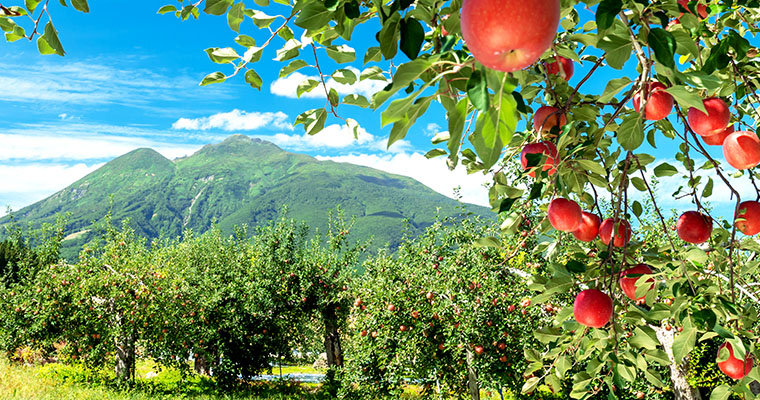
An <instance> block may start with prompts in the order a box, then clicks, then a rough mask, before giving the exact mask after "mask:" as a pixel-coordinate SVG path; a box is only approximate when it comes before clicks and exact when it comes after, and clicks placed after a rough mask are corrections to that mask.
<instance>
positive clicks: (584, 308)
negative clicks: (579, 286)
mask: <svg viewBox="0 0 760 400" xmlns="http://www.w3.org/2000/svg"><path fill="white" fill-rule="evenodd" d="M573 315H574V316H575V320H576V321H578V323H579V324H582V325H586V326H590V327H592V328H601V327H603V326H604V325H606V324H607V322H609V321H610V318H612V299H610V296H607V295H606V294H605V293H603V292H602V291H600V290H597V289H586V290H584V291H582V292H580V293H578V296H576V297H575V303H573Z"/></svg>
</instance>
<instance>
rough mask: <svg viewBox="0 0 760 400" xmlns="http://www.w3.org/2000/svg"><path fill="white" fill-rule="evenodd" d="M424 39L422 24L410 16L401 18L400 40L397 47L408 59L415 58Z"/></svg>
mask: <svg viewBox="0 0 760 400" xmlns="http://www.w3.org/2000/svg"><path fill="white" fill-rule="evenodd" d="M424 40H425V29H424V28H422V24H421V23H420V22H419V21H417V20H416V19H414V18H412V17H407V18H405V19H403V20H401V42H400V43H399V47H400V48H401V52H402V53H404V54H406V56H407V57H409V59H410V60H414V59H415V58H417V55H419V54H420V49H422V43H423V42H424Z"/></svg>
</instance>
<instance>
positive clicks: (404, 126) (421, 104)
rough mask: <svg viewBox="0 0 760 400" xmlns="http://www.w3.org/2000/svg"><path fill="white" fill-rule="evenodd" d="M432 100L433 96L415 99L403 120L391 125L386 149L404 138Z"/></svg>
mask: <svg viewBox="0 0 760 400" xmlns="http://www.w3.org/2000/svg"><path fill="white" fill-rule="evenodd" d="M423 89H424V87H423ZM420 91H421V90H420ZM433 98H434V97H433V96H428V97H423V98H419V99H417V100H416V101H415V102H414V104H413V105H412V106H411V107H410V108H409V111H408V112H407V113H406V115H405V116H404V118H402V119H401V120H399V121H398V122H395V123H394V124H393V127H392V128H391V133H390V135H389V137H388V147H391V145H393V143H396V142H397V141H399V140H401V139H403V138H404V137H406V133H407V132H408V131H409V128H411V126H412V125H414V123H415V122H416V121H417V118H419V117H420V116H421V115H423V114H424V113H425V111H427V108H428V106H430V102H431V101H433Z"/></svg>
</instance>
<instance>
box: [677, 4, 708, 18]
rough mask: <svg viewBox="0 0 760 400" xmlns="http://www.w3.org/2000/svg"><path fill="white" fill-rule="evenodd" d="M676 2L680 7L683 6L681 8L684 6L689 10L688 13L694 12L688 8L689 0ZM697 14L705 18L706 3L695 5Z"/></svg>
mask: <svg viewBox="0 0 760 400" xmlns="http://www.w3.org/2000/svg"><path fill="white" fill-rule="evenodd" d="M678 4H679V5H680V6H681V7H683V8H685V9H687V10H689V13H691V14H694V13H693V12H692V11H691V10H690V9H689V0H678ZM697 14H699V16H700V17H701V18H707V16H708V14H707V6H706V5H704V4H698V5H697ZM681 15H683V14H681Z"/></svg>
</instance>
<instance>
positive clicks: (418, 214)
mask: <svg viewBox="0 0 760 400" xmlns="http://www.w3.org/2000/svg"><path fill="white" fill-rule="evenodd" d="M284 205H287V206H288V216H290V217H293V218H295V219H296V220H302V221H305V222H306V223H307V224H309V226H310V227H312V228H319V229H322V230H323V229H324V228H325V227H326V225H327V212H328V211H329V210H331V209H334V208H335V207H336V206H337V205H340V206H341V208H342V209H343V210H344V212H345V215H346V216H355V217H356V223H355V225H354V228H353V230H352V232H353V233H354V234H355V236H354V237H355V238H360V239H364V238H369V237H370V236H373V237H374V241H373V243H374V244H373V247H374V248H377V247H380V246H383V245H385V244H390V246H391V247H395V246H396V245H397V244H398V242H399V240H400V239H401V232H402V231H403V230H404V229H405V227H406V226H407V225H406V223H405V221H407V220H408V222H409V224H410V225H411V229H412V230H414V231H421V230H422V229H424V227H426V226H428V225H430V224H431V223H432V222H433V221H434V220H435V218H436V214H437V213H438V214H439V215H441V216H451V215H457V214H460V213H461V212H462V207H463V205H462V204H461V203H459V202H457V201H455V200H452V199H449V198H448V197H445V196H443V195H440V194H438V193H436V192H435V191H433V190H432V189H430V188H428V187H426V186H424V185H423V184H421V183H420V182H418V181H416V180H414V179H411V178H408V177H404V176H400V175H393V174H389V173H386V172H382V171H379V170H376V169H372V168H368V167H363V166H358V165H354V164H348V163H336V162H333V161H320V160H317V159H315V158H313V157H310V156H307V155H304V154H296V153H289V152H286V151H284V150H282V149H280V148H279V147H277V146H276V145H274V144H273V143H270V142H267V141H263V140H259V139H252V138H249V137H247V136H243V135H234V136H231V137H229V138H227V139H226V140H224V141H223V142H221V143H218V144H213V145H206V146H204V147H203V148H201V149H200V150H199V151H198V152H196V153H195V154H193V155H192V156H189V157H183V158H179V159H176V160H173V161H172V160H168V159H166V158H165V157H163V156H162V155H161V154H159V153H158V152H156V151H154V150H151V149H137V150H134V151H132V152H129V153H127V154H125V155H123V156H121V157H118V158H116V159H114V160H112V161H110V162H108V163H107V164H105V165H104V166H102V167H101V168H99V169H97V170H96V171H94V172H92V173H90V174H89V175H87V176H85V177H84V178H82V179H80V180H79V181H77V182H75V183H73V184H72V185H70V186H69V187H67V188H65V189H63V190H61V191H60V192H58V193H56V194H54V195H52V196H50V197H48V198H47V199H44V200H42V201H39V202H37V203H35V204H32V205H30V206H28V207H25V208H23V209H21V210H19V211H17V212H15V213H14V218H16V220H17V221H19V222H21V223H22V224H24V225H25V224H26V223H28V222H31V223H32V224H33V225H38V224H40V223H43V222H53V221H54V220H55V217H56V215H57V214H59V213H69V214H70V217H69V220H68V225H67V227H66V228H67V233H70V234H69V235H68V236H67V239H66V241H65V242H64V249H63V254H64V256H66V257H67V258H71V257H73V256H75V255H76V253H77V251H78V249H79V248H80V247H81V246H82V245H83V244H84V243H86V242H87V241H89V240H90V239H91V236H92V235H93V233H92V231H91V229H92V225H93V221H97V220H100V219H102V218H103V217H104V216H105V215H106V213H107V212H108V210H109V208H110V207H111V206H112V208H111V214H112V216H113V220H114V221H121V220H122V219H124V218H129V219H130V221H131V223H132V224H131V225H132V226H133V227H134V228H135V229H136V231H137V232H138V233H140V234H142V235H144V236H146V237H148V238H154V237H158V236H161V235H164V236H170V237H174V236H177V235H180V234H181V233H182V231H183V230H185V229H188V228H191V229H193V230H194V231H196V232H203V231H205V230H207V229H208V228H209V227H210V226H211V224H212V223H213V221H216V223H217V224H218V225H219V226H220V228H221V229H222V230H224V231H228V232H231V231H232V228H233V227H234V226H236V225H242V224H247V225H248V226H249V227H250V226H255V225H258V224H261V223H265V222H267V221H271V220H272V219H275V218H277V217H278V216H279V214H280V212H282V209H283V206H284ZM464 207H465V208H466V210H467V211H469V212H472V213H474V214H477V215H482V216H485V217H487V218H491V219H492V218H494V216H493V214H492V213H491V212H490V210H488V209H487V208H485V207H480V206H475V205H470V204H467V205H464ZM8 220H9V217H8V216H6V217H4V218H2V219H0V225H2V224H3V223H7V222H8ZM352 236H353V235H352Z"/></svg>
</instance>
